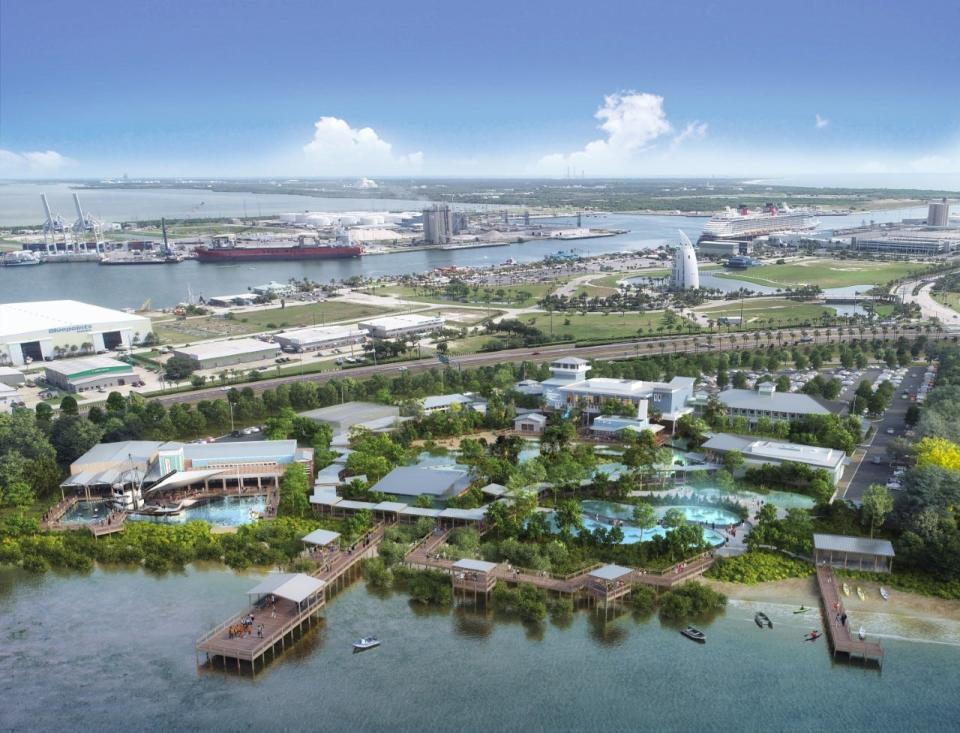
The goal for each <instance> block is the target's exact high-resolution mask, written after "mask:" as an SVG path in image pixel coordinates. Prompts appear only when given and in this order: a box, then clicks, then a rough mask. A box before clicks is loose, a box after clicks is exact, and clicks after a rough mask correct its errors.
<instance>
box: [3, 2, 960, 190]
mask: <svg viewBox="0 0 960 733" xmlns="http://www.w3.org/2000/svg"><path fill="white" fill-rule="evenodd" d="M958 32H960V3H958V2H956V0H929V2H926V3H922V4H917V3H908V2H892V1H890V0H872V1H870V2H866V1H861V0H844V2H839V3H838V2H835V0H833V1H831V2H821V0H807V2H804V3H800V4H797V3H791V4H786V5H784V4H777V3H770V2H768V1H767V2H755V1H754V0H740V1H739V2H708V1H701V2H687V1H686V0H672V1H665V2H660V1H658V0H646V1H644V0H634V1H633V2H604V1H603V0H599V1H597V2H593V3H584V2H582V0H580V1H579V2H568V1H567V0H550V1H549V2H548V1H545V0H527V2H516V1H515V0H513V1H511V2H500V0H485V1H484V2H483V3H476V2H466V1H461V0H445V1H430V0H407V1H406V2H394V1H389V2H388V1H382V0H365V2H350V3H343V2H317V1H316V0H269V1H261V2H254V1H252V0H229V1H226V0H190V2H185V1H181V0H151V1H149V2H146V1H144V0H121V1H115V0H96V1H95V2H86V3H84V2H76V0H72V1H71V2H66V1H62V0H0V177H7V178H58V177H59V178H75V177H118V176H121V175H124V174H127V175H129V176H130V177H133V178H137V177H168V176H184V177H187V176H195V177H200V176H220V177H228V176H290V177H306V176H318V177H340V176H350V177H352V176H371V177H376V176H424V177H426V176H434V177H440V176H450V177H478V176H489V177H500V176H504V177H511V176H512V177H517V176H536V177H541V176H542V177H566V176H584V177H587V178H590V177H651V176H733V177H781V178H783V177H799V178H811V179H821V180H822V181H823V182H824V183H827V182H829V181H828V179H830V178H831V176H833V177H837V176H839V175H841V174H843V175H847V176H848V177H849V176H860V177H863V178H866V179H869V178H870V177H871V176H880V177H886V178H887V179H891V180H892V179H896V178H898V177H899V179H900V180H901V181H903V182H904V185H909V184H908V183H906V182H907V181H908V180H917V181H919V180H921V179H929V178H936V177H940V178H944V177H946V178H948V179H951V177H952V180H956V181H957V188H960V173H958V172H960V43H958V42H957V34H958ZM878 180H879V179H878ZM921 185H925V184H921Z"/></svg>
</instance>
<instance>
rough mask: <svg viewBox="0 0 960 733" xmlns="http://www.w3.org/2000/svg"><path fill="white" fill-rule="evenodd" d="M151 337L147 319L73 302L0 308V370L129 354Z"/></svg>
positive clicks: (8, 305) (57, 301)
mask: <svg viewBox="0 0 960 733" xmlns="http://www.w3.org/2000/svg"><path fill="white" fill-rule="evenodd" d="M152 331H153V326H152V325H151V322H150V319H149V318H144V317H143V316H138V315H134V314H132V313H124V312H123V311H118V310H113V309H111V308H101V307H100V306H98V305H90V304H89V303H80V302H79V301H76V300H43V301H32V302H27V303H3V304H0V364H3V363H4V362H8V363H10V364H13V365H15V366H16V365H20V364H26V363H28V361H27V360H28V359H29V360H30V361H43V360H45V359H48V360H49V359H54V358H56V357H59V356H63V355H65V354H70V353H73V354H76V353H84V352H102V351H108V350H110V349H113V348H116V347H117V346H125V347H127V348H129V347H130V346H132V345H133V344H134V343H135V342H137V341H140V340H142V339H143V338H145V337H146V336H147V334H149V333H151V332H152Z"/></svg>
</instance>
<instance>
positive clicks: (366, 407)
mask: <svg viewBox="0 0 960 733" xmlns="http://www.w3.org/2000/svg"><path fill="white" fill-rule="evenodd" d="M300 414H301V415H302V416H303V417H308V418H310V419H311V420H313V421H315V422H322V423H326V424H327V425H329V426H330V427H331V428H333V432H334V435H336V434H337V433H346V432H347V431H349V430H350V428H352V427H353V426H354V425H364V424H366V423H379V422H380V421H384V420H386V421H393V420H396V419H397V418H399V417H400V408H399V407H397V406H396V405H380V404H377V403H375V402H344V403H343V404H342V405H330V406H329V407H321V408H319V409H316V410H309V411H307V412H301V413H300Z"/></svg>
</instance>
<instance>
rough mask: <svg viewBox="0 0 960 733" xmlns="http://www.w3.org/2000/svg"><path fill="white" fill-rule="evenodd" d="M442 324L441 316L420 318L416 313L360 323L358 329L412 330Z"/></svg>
mask: <svg viewBox="0 0 960 733" xmlns="http://www.w3.org/2000/svg"><path fill="white" fill-rule="evenodd" d="M442 323H443V317H441V316H422V315H418V314H416V313H408V314H406V315H402V316H384V317H383V318H373V319H371V320H369V321H361V322H360V323H359V324H357V325H358V326H360V328H382V329H385V330H387V331H392V330H394V329H397V328H412V327H415V326H433V325H440V324H442Z"/></svg>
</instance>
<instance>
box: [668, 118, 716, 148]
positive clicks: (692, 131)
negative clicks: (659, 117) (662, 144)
mask: <svg viewBox="0 0 960 733" xmlns="http://www.w3.org/2000/svg"><path fill="white" fill-rule="evenodd" d="M706 136H707V123H706V122H700V121H699V120H694V121H693V122H690V123H688V124H687V126H686V127H684V128H683V129H682V130H681V131H680V132H679V133H678V134H677V135H674V136H673V140H672V141H671V143H670V147H671V148H672V149H674V150H675V149H676V148H678V147H680V146H681V145H683V143H685V142H686V141H687V140H703V138H705V137H706Z"/></svg>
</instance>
